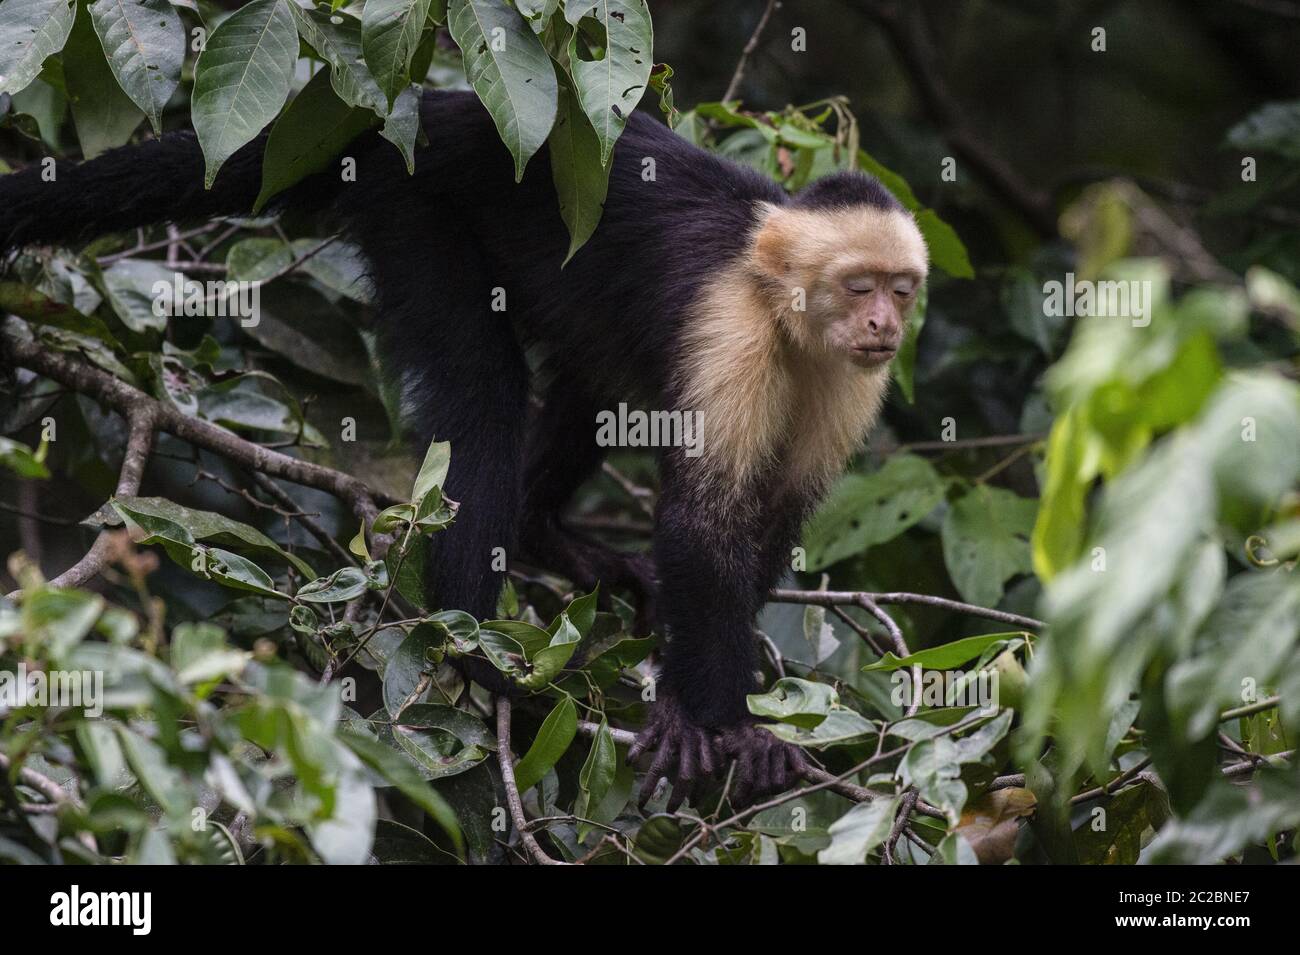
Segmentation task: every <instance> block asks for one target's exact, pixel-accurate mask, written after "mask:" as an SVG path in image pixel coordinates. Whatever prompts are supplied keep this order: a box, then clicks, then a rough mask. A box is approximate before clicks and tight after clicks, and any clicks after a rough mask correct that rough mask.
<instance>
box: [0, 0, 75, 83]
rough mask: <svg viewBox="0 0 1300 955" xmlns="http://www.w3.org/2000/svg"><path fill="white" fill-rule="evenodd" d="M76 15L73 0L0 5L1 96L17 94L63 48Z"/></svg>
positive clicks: (8, 1) (23, 0) (14, 1)
mask: <svg viewBox="0 0 1300 955" xmlns="http://www.w3.org/2000/svg"><path fill="white" fill-rule="evenodd" d="M76 12H77V6H76V3H75V0H5V2H4V4H3V5H0V93H17V92H18V91H19V90H21V89H24V88H26V86H27V85H28V84H29V83H31V81H32V80H34V79H36V77H37V75H38V74H39V73H40V72H41V64H43V63H44V62H45V59H46V57H50V56H53V55H54V54H55V53H58V52H59V51H60V50H62V49H63V44H65V43H66V42H67V41H68V34H69V33H70V32H71V30H72V21H73V18H74V17H75V15H76Z"/></svg>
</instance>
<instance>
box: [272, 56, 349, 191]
mask: <svg viewBox="0 0 1300 955" xmlns="http://www.w3.org/2000/svg"><path fill="white" fill-rule="evenodd" d="M329 77H330V74H329V72H328V71H326V70H321V71H320V72H319V73H317V74H316V75H315V76H313V77H312V78H311V80H310V81H309V82H308V83H307V85H306V86H305V87H303V90H302V92H301V93H299V94H298V95H297V96H295V97H294V99H293V102H292V103H290V104H289V107H288V109H286V110H285V111H284V112H283V113H281V114H280V118H279V119H277V120H276V121H275V125H274V126H273V127H271V135H270V137H269V138H268V139H267V141H266V154H265V156H264V157H263V159H262V189H261V191H260V192H259V193H258V194H257V201H255V202H254V203H253V211H254V212H257V211H259V210H260V209H261V208H262V206H263V205H265V203H266V201H267V200H268V199H270V198H271V197H272V196H274V195H276V194H277V193H280V192H283V191H284V190H285V189H288V188H289V187H290V186H293V185H295V184H297V183H298V182H300V181H302V180H303V179H305V178H306V177H308V176H310V175H312V174H313V173H318V172H322V171H323V170H325V169H326V168H327V167H329V166H330V165H331V164H332V163H333V162H334V158H335V157H336V156H338V155H339V154H340V153H341V152H342V151H343V150H344V149H345V148H347V145H348V144H349V143H350V142H352V140H354V139H356V138H357V137H358V136H360V135H361V134H362V133H363V132H365V131H366V130H367V129H368V128H369V127H370V126H371V125H372V124H373V123H374V122H375V114H374V113H373V112H371V111H370V110H368V109H365V108H363V107H360V106H349V105H348V104H347V103H345V102H344V101H343V100H341V99H339V97H338V94H337V93H335V92H334V89H333V87H332V86H331V85H330V78H329Z"/></svg>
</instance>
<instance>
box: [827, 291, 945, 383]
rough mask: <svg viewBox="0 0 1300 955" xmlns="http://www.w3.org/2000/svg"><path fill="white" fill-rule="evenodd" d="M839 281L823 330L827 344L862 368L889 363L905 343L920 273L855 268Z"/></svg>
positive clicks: (832, 349)
mask: <svg viewBox="0 0 1300 955" xmlns="http://www.w3.org/2000/svg"><path fill="white" fill-rule="evenodd" d="M837 284H838V288H837V289H836V290H835V291H836V292H837V293H838V294H837V295H836V298H837V299H838V301H836V303H835V308H834V310H833V312H832V315H831V316H830V321H829V323H828V324H827V326H826V328H825V330H824V332H823V335H824V339H825V344H826V346H827V347H828V348H829V349H830V350H831V351H834V352H838V353H841V354H843V355H845V356H846V357H847V358H848V359H849V361H851V362H852V363H853V364H855V365H859V366H861V367H863V368H874V367H876V366H878V365H883V364H885V363H887V362H888V361H889V360H890V359H891V358H893V357H894V355H896V354H897V353H898V348H899V346H900V345H901V344H902V343H903V330H904V328H905V327H906V325H907V318H908V316H909V314H910V312H911V309H912V305H913V304H914V303H915V302H916V292H917V289H918V288H920V285H921V277H920V276H919V275H917V274H916V273H914V272H870V271H858V270H856V269H854V270H852V271H850V272H849V273H848V274H847V275H843V276H840V277H839V281H838V283H837Z"/></svg>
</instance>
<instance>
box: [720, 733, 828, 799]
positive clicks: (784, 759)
mask: <svg viewBox="0 0 1300 955" xmlns="http://www.w3.org/2000/svg"><path fill="white" fill-rule="evenodd" d="M717 746H718V750H719V751H720V752H721V753H722V757H723V759H724V761H726V762H727V763H730V762H735V764H736V771H735V774H734V775H733V776H732V779H731V801H732V803H733V804H734V805H736V806H738V807H743V806H746V805H748V804H749V803H751V802H754V801H756V800H758V799H761V798H762V797H764V796H772V795H775V794H777V793H782V792H785V791H786V790H787V789H790V788H792V787H793V786H795V785H796V784H797V783H798V782H799V780H800V779H802V778H803V774H804V773H805V772H806V771H807V770H808V768H809V767H808V759H807V757H806V756H804V753H803V750H802V749H800V748H799V747H798V746H795V745H793V744H792V743H786V742H784V741H782V740H779V739H777V738H776V736H774V735H773V734H772V733H769V732H768V731H767V730H765V729H763V727H762V725H761V724H759V723H742V724H741V725H740V726H735V727H732V728H729V729H726V730H723V731H722V732H721V733H720V734H719V736H718V739H717Z"/></svg>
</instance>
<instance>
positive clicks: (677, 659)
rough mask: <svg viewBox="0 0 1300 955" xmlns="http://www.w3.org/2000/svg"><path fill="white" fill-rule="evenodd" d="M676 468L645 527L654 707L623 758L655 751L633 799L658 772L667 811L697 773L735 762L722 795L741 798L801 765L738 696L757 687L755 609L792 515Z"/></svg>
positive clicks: (780, 782) (773, 786) (775, 787)
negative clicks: (654, 572) (650, 552)
mask: <svg viewBox="0 0 1300 955" xmlns="http://www.w3.org/2000/svg"><path fill="white" fill-rule="evenodd" d="M688 466H689V465H688ZM679 467H680V462H679ZM679 467H674V468H672V470H670V471H669V472H668V473H667V474H666V480H665V485H664V493H663V495H662V496H661V498H660V500H659V506H658V510H657V513H656V527H655V563H656V565H657V567H658V571H659V588H660V589H659V611H660V619H661V621H662V622H663V624H664V625H665V627H666V628H667V633H668V638H669V642H668V648H667V651H666V653H665V655H664V666H663V671H662V674H661V676H660V680H659V684H658V687H657V692H656V698H657V699H656V703H655V707H654V709H653V710H652V711H651V717H650V721H649V723H648V725H647V726H646V729H645V730H644V731H643V732H642V734H641V737H640V739H639V740H638V743H637V746H636V747H634V750H633V753H632V754H631V757H632V758H635V757H636V756H638V755H640V753H641V752H644V751H647V750H654V751H655V754H656V755H655V759H654V761H653V762H652V764H651V766H650V770H649V773H648V775H647V777H646V781H645V788H644V789H643V790H642V797H643V800H644V798H647V797H648V796H649V794H650V793H651V792H652V791H653V789H654V787H655V785H656V783H657V782H658V780H659V778H661V777H663V778H667V779H669V780H670V781H671V782H672V783H673V789H674V792H673V798H672V802H671V803H670V806H671V807H673V808H675V805H676V804H678V803H680V802H681V800H682V798H684V797H685V796H686V795H689V793H690V791H691V789H692V788H693V784H694V783H695V782H697V781H698V780H700V779H701V778H703V777H705V776H709V775H712V774H713V773H714V772H715V771H720V770H722V769H724V768H725V765H726V763H727V762H729V761H731V760H734V761H735V762H736V772H735V776H734V777H733V789H732V793H733V796H734V798H735V799H736V800H737V801H740V802H744V801H745V800H746V799H747V798H748V797H749V796H751V795H753V794H757V793H764V792H773V791H781V790H784V789H787V788H789V786H790V785H792V784H793V783H794V782H795V781H796V780H797V779H798V778H799V776H800V775H801V773H802V770H803V769H804V768H805V765H806V764H805V762H804V760H803V756H802V753H801V751H800V750H799V749H798V748H797V747H794V746H789V745H787V744H785V743H782V742H780V741H779V740H778V739H777V738H776V737H775V736H773V735H772V734H771V733H769V732H768V731H767V730H764V729H761V728H759V727H758V726H757V725H756V720H755V719H754V718H753V717H752V716H751V715H750V713H749V710H748V707H747V706H746V703H745V697H746V695H747V694H749V693H753V692H756V691H757V690H758V689H759V686H758V682H757V679H756V667H757V663H758V660H757V642H756V639H755V636H754V629H753V624H754V617H755V615H756V614H757V613H758V610H759V609H760V608H761V607H762V605H763V602H764V600H765V598H766V594H767V592H768V590H769V589H770V588H771V586H772V585H773V584H774V583H775V582H776V577H777V576H778V575H779V574H780V567H781V561H782V560H783V557H782V556H781V555H782V554H784V553H788V543H787V540H786V539H787V538H788V536H789V535H790V534H791V533H792V531H791V530H790V519H789V518H788V517H786V518H785V519H782V518H781V517H778V515H777V513H776V509H774V508H772V507H770V506H763V505H762V503H761V502H760V501H759V500H757V499H755V498H752V497H751V498H749V499H746V500H744V501H735V502H731V503H730V504H723V503H721V502H718V501H716V500H710V499H709V498H708V497H704V496H702V495H701V494H700V493H699V492H698V491H697V488H698V487H701V486H702V485H699V484H698V483H697V482H693V481H690V480H688V479H683V478H684V477H685V476H684V475H682V474H681V473H680V470H679ZM793 532H797V521H796V522H795V530H794V531H793Z"/></svg>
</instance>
